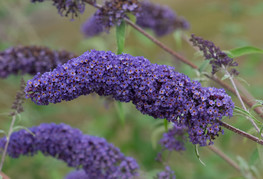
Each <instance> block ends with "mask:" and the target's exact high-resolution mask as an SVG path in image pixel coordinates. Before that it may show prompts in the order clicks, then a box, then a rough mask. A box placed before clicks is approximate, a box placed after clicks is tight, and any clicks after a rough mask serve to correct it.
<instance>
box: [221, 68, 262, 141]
mask: <svg viewBox="0 0 263 179" xmlns="http://www.w3.org/2000/svg"><path fill="white" fill-rule="evenodd" d="M223 69H224V70H225V72H226V74H227V75H229V80H230V81H231V83H232V86H233V87H234V89H235V92H236V95H237V98H238V99H239V101H240V103H241V104H242V107H243V109H244V110H245V111H247V112H249V111H248V110H247V108H246V106H245V104H244V102H243V100H242V98H241V97H240V94H239V92H238V89H237V87H236V84H235V82H234V80H233V76H232V75H231V74H229V72H228V71H227V69H226V68H225V67H223ZM246 118H247V119H248V120H249V121H250V122H251V123H252V125H253V126H254V127H255V129H256V130H257V131H258V133H259V134H260V129H259V128H258V126H257V124H256V123H255V121H254V120H253V119H251V118H250V117H246ZM260 135H261V134H260ZM261 136H262V137H263V135H261Z"/></svg>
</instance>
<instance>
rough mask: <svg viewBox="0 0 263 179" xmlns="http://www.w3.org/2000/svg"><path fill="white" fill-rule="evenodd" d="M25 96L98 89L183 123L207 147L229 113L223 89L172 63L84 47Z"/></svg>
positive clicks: (41, 100)
mask: <svg viewBox="0 0 263 179" xmlns="http://www.w3.org/2000/svg"><path fill="white" fill-rule="evenodd" d="M25 91H26V93H27V97H28V98H31V99H32V100H33V101H34V102H35V103H36V104H39V105H48V104H49V103H59V102H61V101H63V100H65V101H70V100H73V99H75V98H77V97H78V96H80V95H88V94H90V93H94V92H95V93H97V94H98V95H100V96H112V97H113V98H114V99H115V100H118V101H121V102H130V101H132V103H133V104H134V105H136V108H137V109H138V110H139V111H141V112H142V113H143V114H148V115H150V116H153V117H154V118H166V119H167V120H168V121H172V122H174V124H175V125H178V126H186V127H187V128H188V134H189V137H190V141H191V142H193V143H194V144H198V143H199V144H200V145H202V146H203V145H206V144H207V140H209V141H210V144H212V142H211V140H213V139H215V137H216V136H218V134H219V132H222V129H221V127H220V125H219V123H218V122H217V121H216V120H217V119H218V120H221V119H222V117H223V116H231V115H232V112H233V106H234V104H233V102H232V101H231V97H230V96H228V95H227V94H226V93H225V91H224V89H216V88H213V87H209V88H207V87H202V86H201V84H200V83H199V82H197V81H191V79H190V78H189V77H187V76H186V75H184V74H181V73H178V72H175V71H174V68H173V67H170V66H166V65H157V64H151V63H150V61H149V60H147V59H145V58H144V57H133V56H131V55H129V54H121V55H116V54H114V53H112V52H110V51H108V52H104V51H96V50H92V51H90V52H89V51H87V52H85V53H84V54H83V55H81V56H79V57H77V58H74V59H71V60H69V61H68V62H67V63H65V64H63V65H58V67H57V68H55V69H54V70H53V71H52V72H46V73H44V74H43V75H40V74H38V75H36V76H35V77H34V78H33V79H31V80H29V81H28V82H27V87H26V89H25Z"/></svg>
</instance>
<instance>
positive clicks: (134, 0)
mask: <svg viewBox="0 0 263 179" xmlns="http://www.w3.org/2000/svg"><path fill="white" fill-rule="evenodd" d="M139 11H140V3H139V1H138V0H125V1H124V0H110V1H106V2H105V4H104V6H102V8H100V9H99V10H98V11H97V12H96V13H95V15H94V16H95V17H96V18H97V20H98V23H100V24H102V25H103V27H104V29H107V30H108V29H109V28H110V27H112V26H114V25H120V24H121V21H122V20H123V18H125V17H128V16H127V13H132V14H134V15H137V14H138V13H139Z"/></svg>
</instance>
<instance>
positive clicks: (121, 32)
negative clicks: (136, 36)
mask: <svg viewBox="0 0 263 179" xmlns="http://www.w3.org/2000/svg"><path fill="white" fill-rule="evenodd" d="M125 29H126V24H125V22H124V21H122V22H121V24H120V25H119V26H116V40H117V54H121V53H122V52H123V50H124V44H125Z"/></svg>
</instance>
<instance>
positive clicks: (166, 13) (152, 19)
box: [136, 1, 189, 36]
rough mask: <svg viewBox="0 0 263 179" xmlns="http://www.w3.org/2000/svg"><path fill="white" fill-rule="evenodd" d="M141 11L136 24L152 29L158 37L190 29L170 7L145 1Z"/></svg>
mask: <svg viewBox="0 0 263 179" xmlns="http://www.w3.org/2000/svg"><path fill="white" fill-rule="evenodd" d="M141 9H142V12H141V13H140V14H139V15H138V17H137V21H136V23H137V24H138V25H139V26H141V27H142V28H149V29H152V30H153V31H154V33H155V35H157V36H164V35H167V34H169V33H172V32H174V31H175V30H177V29H183V30H186V29H189V23H188V22H187V21H186V20H185V19H184V18H182V17H178V16H177V15H176V14H175V12H174V11H173V10H172V9H170V8H169V7H168V6H161V5H159V4H155V3H151V2H148V1H143V2H142V3H141Z"/></svg>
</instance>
